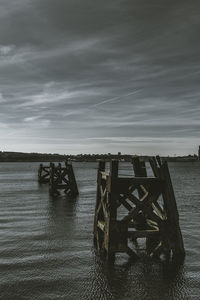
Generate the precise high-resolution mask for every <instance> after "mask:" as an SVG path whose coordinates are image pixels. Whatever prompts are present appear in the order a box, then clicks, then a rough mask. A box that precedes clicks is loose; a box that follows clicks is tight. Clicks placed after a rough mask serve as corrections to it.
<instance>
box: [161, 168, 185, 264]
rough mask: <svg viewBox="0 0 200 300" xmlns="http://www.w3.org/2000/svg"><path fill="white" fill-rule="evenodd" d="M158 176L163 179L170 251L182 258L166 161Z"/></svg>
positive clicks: (180, 241) (182, 253)
mask: <svg viewBox="0 0 200 300" xmlns="http://www.w3.org/2000/svg"><path fill="white" fill-rule="evenodd" d="M160 176H161V179H163V180H164V181H165V184H164V185H163V191H162V192H163V201H164V206H165V210H166V213H167V220H168V232H167V234H168V237H169V242H170V243H172V252H173V256H174V258H177V257H180V258H183V257H184V256H185V250H184V244H183V238H182V234H181V230H180V227H179V214H178V209H177V205H176V200H175V195H174V190H173V186H172V182H171V178H170V174H169V169H168V164H167V162H164V163H163V164H162V166H161V167H160Z"/></svg>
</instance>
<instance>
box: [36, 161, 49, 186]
mask: <svg viewBox="0 0 200 300" xmlns="http://www.w3.org/2000/svg"><path fill="white" fill-rule="evenodd" d="M49 174H50V166H43V164H40V166H39V169H38V182H39V183H49Z"/></svg>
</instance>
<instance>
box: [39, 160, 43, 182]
mask: <svg viewBox="0 0 200 300" xmlns="http://www.w3.org/2000/svg"><path fill="white" fill-rule="evenodd" d="M42 168H43V164H40V167H39V170H38V181H39V182H41V179H42Z"/></svg>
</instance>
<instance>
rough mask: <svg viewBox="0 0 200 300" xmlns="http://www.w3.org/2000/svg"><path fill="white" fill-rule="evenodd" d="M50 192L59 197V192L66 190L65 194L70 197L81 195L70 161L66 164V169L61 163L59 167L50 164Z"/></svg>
mask: <svg viewBox="0 0 200 300" xmlns="http://www.w3.org/2000/svg"><path fill="white" fill-rule="evenodd" d="M49 190H50V193H51V194H52V195H59V194H60V192H59V190H64V193H65V194H67V195H68V196H70V197H76V196H77V195H78V194H79V192H78V187H77V183H76V178H75V175H74V170H73V167H72V165H71V164H69V163H68V161H66V162H65V166H64V167H63V166H62V165H61V163H59V164H58V166H55V164H54V163H51V164H50V180H49Z"/></svg>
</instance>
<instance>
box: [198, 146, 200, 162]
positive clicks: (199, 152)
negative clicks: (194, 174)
mask: <svg viewBox="0 0 200 300" xmlns="http://www.w3.org/2000/svg"><path fill="white" fill-rule="evenodd" d="M198 160H200V146H199V151H198Z"/></svg>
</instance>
